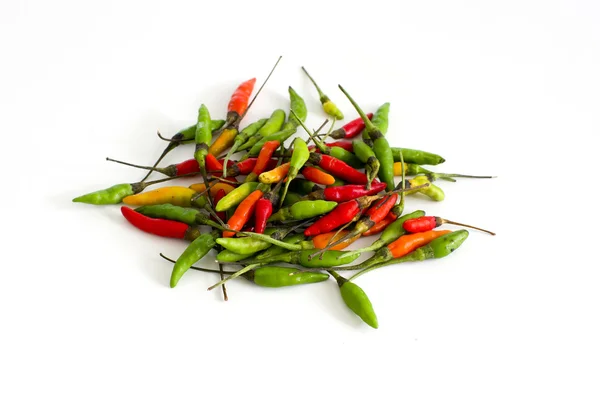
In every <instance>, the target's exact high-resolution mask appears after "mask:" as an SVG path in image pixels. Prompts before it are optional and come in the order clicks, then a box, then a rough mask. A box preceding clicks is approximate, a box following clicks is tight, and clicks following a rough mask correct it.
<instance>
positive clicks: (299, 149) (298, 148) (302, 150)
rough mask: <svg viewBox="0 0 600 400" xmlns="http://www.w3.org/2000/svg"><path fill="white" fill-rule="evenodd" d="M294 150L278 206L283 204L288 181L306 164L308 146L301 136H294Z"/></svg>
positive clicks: (308, 153)
mask: <svg viewBox="0 0 600 400" xmlns="http://www.w3.org/2000/svg"><path fill="white" fill-rule="evenodd" d="M293 145H294V151H293V152H292V159H291V160H290V169H289V171H288V173H287V180H286V182H285V186H284V188H283V194H282V195H281V200H280V204H279V205H280V206H281V205H282V204H283V201H284V200H285V196H286V194H287V191H288V187H289V186H290V182H291V181H292V180H293V179H294V178H296V176H298V173H299V172H300V169H301V168H302V167H303V166H304V164H306V161H308V156H309V155H310V152H309V151H308V146H307V145H306V142H305V141H304V140H303V139H301V138H299V137H298V138H296V139H295V140H294V144H293Z"/></svg>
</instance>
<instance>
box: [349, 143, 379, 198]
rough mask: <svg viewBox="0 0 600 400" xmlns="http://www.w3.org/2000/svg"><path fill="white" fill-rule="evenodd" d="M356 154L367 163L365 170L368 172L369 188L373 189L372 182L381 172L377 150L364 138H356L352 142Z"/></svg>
mask: <svg viewBox="0 0 600 400" xmlns="http://www.w3.org/2000/svg"><path fill="white" fill-rule="evenodd" d="M352 147H353V149H354V154H356V157H357V158H358V159H359V160H360V161H361V162H363V163H364V164H365V172H366V173H367V189H371V182H372V181H373V179H375V177H376V176H377V173H378V172H379V160H378V159H377V157H376V156H375V152H374V151H373V149H372V148H371V146H369V145H368V144H367V143H365V142H364V141H362V140H354V141H353V142H352Z"/></svg>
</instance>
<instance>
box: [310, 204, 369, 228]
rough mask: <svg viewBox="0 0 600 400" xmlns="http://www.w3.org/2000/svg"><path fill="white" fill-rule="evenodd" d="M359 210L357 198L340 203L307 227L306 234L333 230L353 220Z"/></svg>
mask: <svg viewBox="0 0 600 400" xmlns="http://www.w3.org/2000/svg"><path fill="white" fill-rule="evenodd" d="M359 211H360V207H359V205H358V202H356V201H355V200H350V201H346V202H344V203H340V204H338V205H337V207H336V208H334V209H333V210H332V211H331V212H330V213H328V214H327V215H325V216H324V217H321V218H320V219H318V220H317V221H316V222H315V223H314V224H312V225H311V226H309V227H308V228H306V229H305V230H304V236H314V235H318V234H320V233H327V232H331V231H332V230H334V229H335V228H337V227H340V226H342V225H344V224H347V223H348V222H350V221H352V219H353V218H354V217H355V216H356V214H357V213H358V212H359Z"/></svg>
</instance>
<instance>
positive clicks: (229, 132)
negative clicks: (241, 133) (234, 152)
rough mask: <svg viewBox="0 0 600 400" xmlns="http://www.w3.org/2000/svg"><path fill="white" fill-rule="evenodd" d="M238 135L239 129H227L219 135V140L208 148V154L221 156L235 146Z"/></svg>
mask: <svg viewBox="0 0 600 400" xmlns="http://www.w3.org/2000/svg"><path fill="white" fill-rule="evenodd" d="M237 134H238V130H237V128H229V129H225V130H224V131H223V132H221V135H219V137H218V138H217V140H215V142H214V143H213V144H211V145H210V147H209V148H208V153H209V154H212V155H213V156H215V157H218V156H220V155H221V153H223V152H225V150H227V149H229V148H230V147H231V146H233V142H235V137H236V136H237Z"/></svg>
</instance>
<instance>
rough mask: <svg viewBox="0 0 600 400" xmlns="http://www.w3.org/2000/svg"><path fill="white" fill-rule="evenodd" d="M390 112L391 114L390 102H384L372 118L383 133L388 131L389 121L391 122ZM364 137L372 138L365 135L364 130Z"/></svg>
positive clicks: (366, 138)
mask: <svg viewBox="0 0 600 400" xmlns="http://www.w3.org/2000/svg"><path fill="white" fill-rule="evenodd" d="M389 114H390V103H384V104H382V105H381V106H380V107H379V108H378V109H377V111H375V115H374V116H373V118H371V122H372V123H373V125H375V127H376V128H377V129H379V131H380V132H381V133H382V134H384V135H385V134H386V133H387V131H388V123H389ZM363 139H364V140H370V137H369V136H368V134H367V136H365V132H363Z"/></svg>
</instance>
